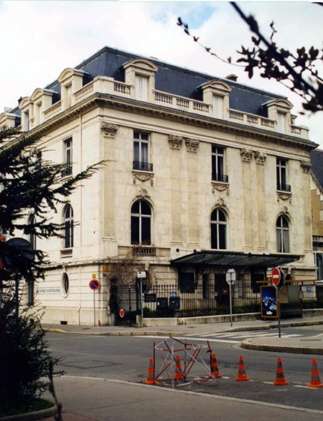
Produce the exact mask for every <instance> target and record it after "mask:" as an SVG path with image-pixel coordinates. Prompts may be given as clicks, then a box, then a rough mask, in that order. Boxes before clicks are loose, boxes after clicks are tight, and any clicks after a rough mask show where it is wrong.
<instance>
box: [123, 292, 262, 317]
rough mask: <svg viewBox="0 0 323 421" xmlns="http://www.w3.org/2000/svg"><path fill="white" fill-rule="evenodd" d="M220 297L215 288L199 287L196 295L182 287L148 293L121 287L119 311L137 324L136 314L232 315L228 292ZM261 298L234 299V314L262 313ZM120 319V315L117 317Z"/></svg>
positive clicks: (174, 315) (163, 315) (153, 315)
mask: <svg viewBox="0 0 323 421" xmlns="http://www.w3.org/2000/svg"><path fill="white" fill-rule="evenodd" d="M222 292H223V293H219V291H217V290H216V289H215V287H214V285H207V286H206V285H198V286H196V287H195V288H194V291H190V292H184V291H183V289H182V290H181V289H180V287H179V286H178V285H153V286H152V287H150V288H149V290H144V291H143V293H142V295H141V291H140V285H139V284H137V285H129V286H124V285H121V286H118V289H117V291H116V294H117V300H116V301H117V309H120V308H123V309H124V310H125V317H124V319H125V320H132V319H133V320H134V319H135V316H136V314H140V313H141V305H142V308H143V315H144V317H193V316H204V315H213V314H229V312H230V302H229V294H228V290H223V291H222ZM259 300H260V297H259V296H258V294H253V296H252V297H245V298H241V297H238V296H236V297H235V296H234V294H233V296H232V301H233V313H242V312H253V311H259V308H260V301H259ZM117 315H118V314H117Z"/></svg>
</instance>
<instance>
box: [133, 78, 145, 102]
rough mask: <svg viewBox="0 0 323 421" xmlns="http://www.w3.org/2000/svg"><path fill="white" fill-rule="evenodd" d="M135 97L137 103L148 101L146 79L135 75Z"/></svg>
mask: <svg viewBox="0 0 323 421" xmlns="http://www.w3.org/2000/svg"><path fill="white" fill-rule="evenodd" d="M135 92H136V93H135V95H136V99H138V100H139V101H148V77H146V76H141V75H136V78H135Z"/></svg>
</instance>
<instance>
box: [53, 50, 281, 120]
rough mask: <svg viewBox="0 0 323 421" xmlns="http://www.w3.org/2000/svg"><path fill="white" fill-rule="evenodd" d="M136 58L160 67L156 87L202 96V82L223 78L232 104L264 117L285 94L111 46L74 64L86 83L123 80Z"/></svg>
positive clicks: (57, 90)
mask: <svg viewBox="0 0 323 421" xmlns="http://www.w3.org/2000/svg"><path fill="white" fill-rule="evenodd" d="M134 58H144V59H147V60H149V61H151V62H152V63H154V64H155V65H156V66H157V67H158V71H157V73H156V85H155V88H156V90H159V91H163V92H167V93H170V94H173V95H179V96H183V97H187V98H192V99H197V100H201V99H202V90H201V88H200V86H201V85H203V84H205V83H207V82H210V81H212V80H219V81H224V82H225V83H227V84H228V85H230V86H231V87H232V91H231V92H230V108H233V109H235V110H239V111H242V112H246V113H252V114H256V115H261V116H265V117H266V116H267V112H266V107H262V105H263V104H264V103H266V102H268V101H272V100H274V99H277V98H286V97H284V96H280V95H276V94H271V93H268V92H265V91H261V90H259V89H255V88H251V87H247V86H245V85H242V84H239V83H237V82H233V81H230V80H228V79H223V78H219V77H216V76H211V75H208V74H204V73H200V72H196V71H192V70H188V69H185V68H181V67H177V66H174V65H171V64H167V63H164V62H160V61H158V60H154V59H152V58H149V57H143V56H141V55H137V54H133V53H128V52H125V51H120V50H117V49H113V48H110V47H104V48H102V49H101V50H100V51H98V52H97V53H96V54H94V55H92V56H91V57H89V58H88V59H86V60H84V61H83V62H82V63H81V64H79V65H78V66H76V67H75V68H76V69H79V70H83V71H85V72H87V73H88V74H89V78H88V79H87V80H85V81H84V83H87V82H88V81H89V80H91V79H93V78H95V77H96V76H107V77H112V78H114V79H115V80H118V81H121V82H124V71H123V65H124V64H125V63H127V62H128V61H130V60H132V59H134ZM46 89H52V90H55V91H56V92H58V93H60V84H59V83H58V81H54V82H53V83H51V84H50V85H48V86H46Z"/></svg>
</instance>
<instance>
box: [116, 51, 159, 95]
mask: <svg viewBox="0 0 323 421" xmlns="http://www.w3.org/2000/svg"><path fill="white" fill-rule="evenodd" d="M123 68H124V70H125V82H126V83H127V84H129V85H131V86H132V87H133V88H134V92H133V91H132V96H133V97H134V98H135V99H137V100H138V101H153V91H154V89H155V73H156V72H157V70H158V67H157V66H155V64H153V63H152V62H150V61H149V60H146V59H134V60H131V61H129V62H128V63H126V64H125V65H124V66H123Z"/></svg>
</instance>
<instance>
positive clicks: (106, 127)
mask: <svg viewBox="0 0 323 421" xmlns="http://www.w3.org/2000/svg"><path fill="white" fill-rule="evenodd" d="M101 130H102V131H103V136H104V137H109V138H112V139H114V137H115V135H116V133H117V131H118V126H117V125H115V124H111V123H108V122H107V121H102V123H101Z"/></svg>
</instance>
